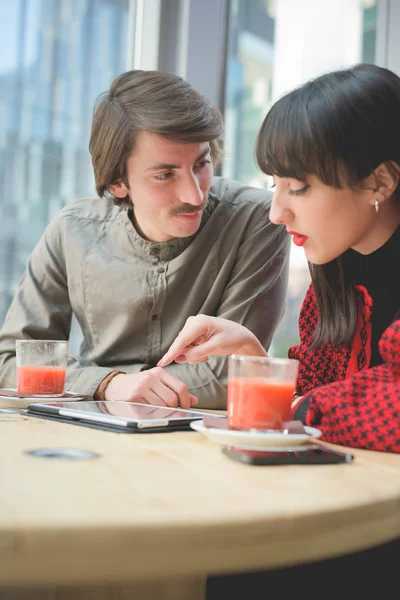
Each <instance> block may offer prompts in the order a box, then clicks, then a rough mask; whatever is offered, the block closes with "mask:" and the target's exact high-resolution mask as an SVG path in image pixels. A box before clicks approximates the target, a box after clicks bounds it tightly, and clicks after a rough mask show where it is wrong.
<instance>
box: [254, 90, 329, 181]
mask: <svg viewBox="0 0 400 600" xmlns="http://www.w3.org/2000/svg"><path fill="white" fill-rule="evenodd" d="M290 100H292V101H290ZM323 137H324V125H323V123H315V122H311V120H310V118H309V115H308V113H307V110H306V108H305V105H304V104H303V103H302V102H301V101H300V99H299V98H293V97H292V98H286V97H283V98H282V99H281V100H279V101H278V102H277V103H276V104H275V105H274V106H273V107H272V108H271V110H270V111H269V113H268V114H267V116H266V117H265V120H264V122H263V124H262V126H261V129H260V132H259V134H258V137H257V142H256V162H257V164H258V166H259V168H260V169H261V171H262V172H263V173H265V174H266V175H276V176H277V177H289V178H291V179H297V180H299V181H305V180H306V178H307V175H316V176H317V177H318V178H319V179H320V180H321V181H323V182H324V183H325V184H326V185H332V186H336V185H337V184H338V182H339V177H338V164H337V160H336V158H334V156H332V152H331V151H330V149H329V148H328V147H327V145H326V143H325V142H324V139H323Z"/></svg>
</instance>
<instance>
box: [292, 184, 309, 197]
mask: <svg viewBox="0 0 400 600" xmlns="http://www.w3.org/2000/svg"><path fill="white" fill-rule="evenodd" d="M309 187H310V186H309V185H308V184H307V185H305V186H304V187H302V188H300V189H299V190H289V194H290V195H291V196H301V195H302V194H304V193H305V192H306V191H307V190H308V188H309Z"/></svg>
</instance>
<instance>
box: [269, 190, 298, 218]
mask: <svg viewBox="0 0 400 600" xmlns="http://www.w3.org/2000/svg"><path fill="white" fill-rule="evenodd" d="M291 214H292V213H291V211H290V210H289V208H288V207H287V206H286V205H285V204H284V203H283V202H282V199H281V198H279V197H278V195H277V194H274V196H273V198H272V202H271V209H270V211H269V218H270V221H272V223H275V225H282V224H286V223H289V222H290V220H291Z"/></svg>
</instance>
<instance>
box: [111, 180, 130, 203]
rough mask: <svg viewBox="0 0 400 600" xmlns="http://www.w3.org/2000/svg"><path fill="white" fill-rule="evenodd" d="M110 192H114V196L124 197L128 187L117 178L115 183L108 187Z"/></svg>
mask: <svg viewBox="0 0 400 600" xmlns="http://www.w3.org/2000/svg"><path fill="white" fill-rule="evenodd" d="M109 190H110V192H112V193H113V194H114V196H115V197H116V198H126V197H127V196H128V195H129V194H128V188H127V187H126V185H125V183H124V182H123V181H122V179H119V180H118V181H116V182H115V183H112V184H111V185H110V187H109Z"/></svg>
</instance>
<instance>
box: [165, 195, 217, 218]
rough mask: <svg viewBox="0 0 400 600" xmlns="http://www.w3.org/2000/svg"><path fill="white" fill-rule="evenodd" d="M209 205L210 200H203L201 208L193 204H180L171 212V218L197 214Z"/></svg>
mask: <svg viewBox="0 0 400 600" xmlns="http://www.w3.org/2000/svg"><path fill="white" fill-rule="evenodd" d="M207 204H208V198H206V199H205V200H203V202H202V203H201V204H199V206H193V204H185V203H183V204H180V205H179V206H177V207H176V208H173V209H172V210H171V212H170V215H171V217H176V216H177V215H182V214H184V215H189V214H191V213H197V212H200V211H202V210H204V209H205V207H206V206H207Z"/></svg>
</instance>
